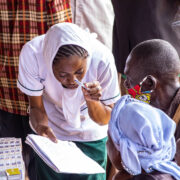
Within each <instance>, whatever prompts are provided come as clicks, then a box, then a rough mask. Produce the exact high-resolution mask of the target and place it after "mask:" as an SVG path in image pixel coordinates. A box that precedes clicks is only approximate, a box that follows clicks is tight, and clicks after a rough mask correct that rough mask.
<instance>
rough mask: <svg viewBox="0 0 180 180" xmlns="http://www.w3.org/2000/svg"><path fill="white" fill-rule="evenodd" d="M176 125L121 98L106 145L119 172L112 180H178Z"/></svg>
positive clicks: (146, 107) (144, 105)
mask: <svg viewBox="0 0 180 180" xmlns="http://www.w3.org/2000/svg"><path fill="white" fill-rule="evenodd" d="M175 129H176V124H175V122H174V121H173V120H172V119H171V118H170V117H169V116H168V115H167V114H165V113H164V112H163V111H162V110H160V109H158V108H155V107H152V106H151V105H149V104H147V103H145V102H142V101H139V100H137V99H134V98H131V97H130V96H129V95H125V96H123V97H122V98H121V99H120V100H119V101H118V102H117V103H116V105H115V106H114V109H113V111H112V114H111V120H110V122H109V130H108V133H109V139H108V143H107V148H108V154H109V157H110V160H111V161H112V163H113V164H114V166H115V167H116V168H117V169H118V170H119V172H118V173H117V174H116V175H115V176H114V177H113V180H160V179H161V180H173V179H176V180H179V179H180V167H179V166H178V165H177V164H176V163H175V162H173V161H172V160H173V158H174V155H175V152H176V142H175V138H174V132H175Z"/></svg>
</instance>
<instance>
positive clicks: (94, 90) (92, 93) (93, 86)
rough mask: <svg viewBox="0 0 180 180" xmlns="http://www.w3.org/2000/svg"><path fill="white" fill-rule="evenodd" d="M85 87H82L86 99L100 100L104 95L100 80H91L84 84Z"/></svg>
mask: <svg viewBox="0 0 180 180" xmlns="http://www.w3.org/2000/svg"><path fill="white" fill-rule="evenodd" d="M84 85H85V87H86V88H87V89H85V88H82V91H83V94H84V98H85V100H86V101H99V100H100V98H101V96H102V87H101V86H100V84H99V82H98V81H94V82H89V83H85V84H84Z"/></svg>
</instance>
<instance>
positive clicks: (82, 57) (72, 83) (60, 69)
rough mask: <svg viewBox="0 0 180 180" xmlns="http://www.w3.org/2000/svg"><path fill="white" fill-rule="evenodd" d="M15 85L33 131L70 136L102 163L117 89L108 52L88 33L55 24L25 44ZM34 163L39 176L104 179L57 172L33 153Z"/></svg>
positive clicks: (51, 137) (103, 165)
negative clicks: (26, 106)
mask: <svg viewBox="0 0 180 180" xmlns="http://www.w3.org/2000/svg"><path fill="white" fill-rule="evenodd" d="M76 80H78V81H80V82H81V83H82V86H83V87H81V86H78V84H77V81H76ZM18 87H19V89H20V90H21V91H22V92H24V93H25V94H26V95H28V97H29V102H30V125H31V127H32V128H33V129H34V131H35V132H36V133H37V134H39V135H42V136H47V137H49V138H50V139H51V140H53V141H56V138H58V139H61V140H67V141H73V142H75V143H76V145H77V146H78V147H80V149H81V150H82V151H83V152H84V153H86V154H87V155H88V156H89V157H91V158H92V159H94V160H95V161H97V162H98V163H99V164H100V165H101V166H102V167H103V168H106V160H107V153H106V140H107V124H108V122H109V120H110V114H111V110H112V107H113V104H114V103H115V102H116V101H117V100H118V99H119V88H118V84H117V71H116V68H115V64H114V59H113V56H112V54H111V52H110V51H109V50H108V48H106V47H105V46H104V45H102V44H101V43H100V42H99V41H98V40H96V38H95V35H94V34H90V33H89V32H88V31H84V30H82V29H81V28H79V27H78V26H77V25H75V24H72V23H60V24H56V25H54V26H52V27H51V28H50V29H49V31H48V32H47V33H46V34H45V35H42V36H39V37H36V38H34V39H33V40H32V41H30V42H28V43H26V44H25V46H24V47H23V49H22V51H21V54H20V64H19V77H18ZM77 163H78V162H77ZM37 165H38V167H37V175H38V179H41V180H42V179H43V180H46V179H47V180H49V179H53V180H55V179H68V180H69V179H72V180H75V179H78V180H80V179H83V180H86V179H88V180H90V179H92V180H96V179H97V180H99V179H102V180H103V179H105V174H97V175H72V174H71V175H68V174H57V173H55V172H54V171H52V170H51V169H50V168H48V167H47V166H46V165H45V164H44V163H43V161H41V159H40V158H38V157H37Z"/></svg>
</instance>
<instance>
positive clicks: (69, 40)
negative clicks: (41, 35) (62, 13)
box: [43, 23, 94, 128]
mask: <svg viewBox="0 0 180 180" xmlns="http://www.w3.org/2000/svg"><path fill="white" fill-rule="evenodd" d="M93 39H94V35H92V34H90V33H89V32H88V31H85V30H83V29H81V28H80V27H78V26H77V25H75V24H72V23H59V24H56V25H54V26H52V27H51V28H50V29H49V30H48V31H47V33H46V35H45V39H44V43H43V56H44V60H45V62H46V65H47V69H48V71H49V73H47V74H48V75H47V77H46V78H49V82H50V81H53V82H52V83H53V84H56V86H55V88H57V87H58V90H59V91H60V92H61V93H60V95H61V97H60V99H59V101H61V102H62V109H63V113H64V117H65V119H66V121H67V122H68V123H69V125H70V126H71V127H75V128H78V127H80V124H81V121H80V105H81V104H82V102H83V101H84V97H83V94H82V90H81V88H80V87H78V88H77V89H75V90H70V89H65V88H63V86H62V85H61V83H60V82H59V81H58V80H57V79H56V78H55V76H54V74H53V70H52V63H53V60H54V57H55V56H56V53H57V51H58V49H59V48H60V47H61V46H63V45H68V44H71V45H72V44H73V45H78V46H80V47H82V48H84V49H85V50H87V51H88V54H89V57H88V61H87V71H88V68H89V65H90V63H91V62H90V61H91V41H92V40H93ZM84 81H85V77H84V78H83V79H82V82H84ZM50 83H51V82H50Z"/></svg>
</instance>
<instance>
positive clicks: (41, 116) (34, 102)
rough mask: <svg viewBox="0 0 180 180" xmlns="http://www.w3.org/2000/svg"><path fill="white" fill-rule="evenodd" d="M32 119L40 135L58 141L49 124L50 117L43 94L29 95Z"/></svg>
mask: <svg viewBox="0 0 180 180" xmlns="http://www.w3.org/2000/svg"><path fill="white" fill-rule="evenodd" d="M29 104H30V121H31V124H32V126H33V128H34V129H35V131H36V132H37V134H38V135H41V136H45V137H48V138H50V139H51V140H52V141H53V142H57V139H56V136H55V135H54V133H53V130H52V129H51V128H50V127H49V126H48V117H47V114H46V111H45V108H44V104H43V100H42V96H29Z"/></svg>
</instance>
